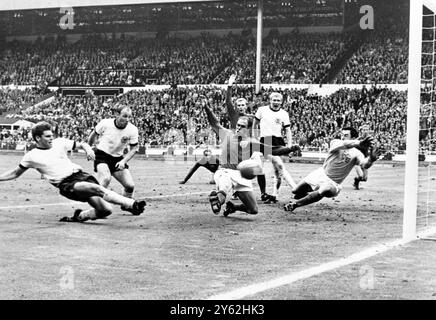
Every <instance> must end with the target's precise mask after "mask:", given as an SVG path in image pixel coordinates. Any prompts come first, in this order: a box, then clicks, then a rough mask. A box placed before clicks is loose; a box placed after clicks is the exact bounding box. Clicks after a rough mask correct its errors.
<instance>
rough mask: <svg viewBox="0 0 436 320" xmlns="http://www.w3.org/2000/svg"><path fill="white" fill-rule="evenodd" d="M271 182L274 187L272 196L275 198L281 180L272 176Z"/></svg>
mask: <svg viewBox="0 0 436 320" xmlns="http://www.w3.org/2000/svg"><path fill="white" fill-rule="evenodd" d="M273 181H274V185H273V192H272V196H274V197H277V195H278V193H279V189H280V186H281V184H282V178H280V177H277V176H274V179H273Z"/></svg>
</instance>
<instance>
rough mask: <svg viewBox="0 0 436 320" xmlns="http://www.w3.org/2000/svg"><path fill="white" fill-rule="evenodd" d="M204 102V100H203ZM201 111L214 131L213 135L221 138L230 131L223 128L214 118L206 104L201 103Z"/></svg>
mask: <svg viewBox="0 0 436 320" xmlns="http://www.w3.org/2000/svg"><path fill="white" fill-rule="evenodd" d="M203 101H204V100H203ZM202 105H203V109H204V111H205V112H206V115H207V120H208V121H209V123H210V125H211V126H212V129H213V131H215V133H216V134H217V135H218V136H219V137H220V138H222V137H223V135H226V134H227V133H228V132H229V131H230V130H228V129H226V128H224V127H223V126H222V125H221V124H220V122H219V120H218V118H217V117H216V115H215V114H214V113H213V112H212V110H210V109H209V107H208V106H207V103H205V102H203V103H202Z"/></svg>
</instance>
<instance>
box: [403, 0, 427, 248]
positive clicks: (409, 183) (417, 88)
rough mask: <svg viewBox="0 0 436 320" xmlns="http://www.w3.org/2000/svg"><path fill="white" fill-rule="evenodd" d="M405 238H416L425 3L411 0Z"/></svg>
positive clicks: (419, 0)
mask: <svg viewBox="0 0 436 320" xmlns="http://www.w3.org/2000/svg"><path fill="white" fill-rule="evenodd" d="M409 3H410V18H409V19H410V20H409V69H408V79H409V81H408V92H407V138H406V148H407V151H406V168H405V185H404V214H403V238H404V239H411V238H414V237H416V217H417V207H418V154H419V114H420V104H421V55H422V19H423V0H410V2H409Z"/></svg>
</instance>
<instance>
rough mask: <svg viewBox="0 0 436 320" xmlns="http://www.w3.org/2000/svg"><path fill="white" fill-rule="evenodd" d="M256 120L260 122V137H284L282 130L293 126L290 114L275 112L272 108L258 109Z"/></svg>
mask: <svg viewBox="0 0 436 320" xmlns="http://www.w3.org/2000/svg"><path fill="white" fill-rule="evenodd" d="M255 117H256V119H257V120H258V121H259V127H260V137H262V138H263V137H270V136H274V137H282V129H283V128H286V127H290V126H291V121H290V120H289V113H287V112H286V111H285V110H283V109H280V110H278V111H274V110H272V109H271V108H270V106H264V107H260V108H259V109H257V112H256V116H255Z"/></svg>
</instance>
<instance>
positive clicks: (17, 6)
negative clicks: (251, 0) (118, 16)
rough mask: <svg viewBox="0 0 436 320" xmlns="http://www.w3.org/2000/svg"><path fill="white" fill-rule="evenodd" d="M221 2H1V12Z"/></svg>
mask: <svg viewBox="0 0 436 320" xmlns="http://www.w3.org/2000/svg"><path fill="white" fill-rule="evenodd" d="M211 1H215V2H216V1H220V0H177V1H176V0H20V1H17V0H1V1H0V11H6V10H26V9H43V8H68V7H89V6H119V5H124V4H126V5H130V4H150V3H180V2H211Z"/></svg>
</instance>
